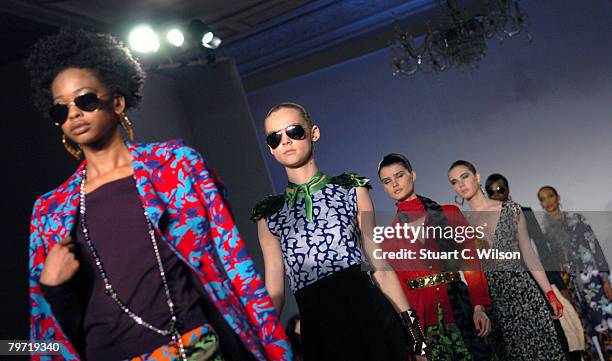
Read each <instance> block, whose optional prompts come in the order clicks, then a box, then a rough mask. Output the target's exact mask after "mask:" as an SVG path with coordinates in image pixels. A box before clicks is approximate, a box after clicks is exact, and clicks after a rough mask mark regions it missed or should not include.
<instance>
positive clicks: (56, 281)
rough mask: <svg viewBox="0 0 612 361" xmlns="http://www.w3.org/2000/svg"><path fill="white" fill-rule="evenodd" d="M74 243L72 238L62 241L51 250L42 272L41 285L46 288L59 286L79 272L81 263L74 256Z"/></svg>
mask: <svg viewBox="0 0 612 361" xmlns="http://www.w3.org/2000/svg"><path fill="white" fill-rule="evenodd" d="M73 249H74V243H72V238H71V237H66V238H64V239H62V240H61V241H60V242H59V243H58V244H56V245H55V246H53V248H51V251H49V254H47V259H45V264H44V266H43V269H42V272H41V273H40V283H42V284H43V285H45V286H57V285H61V284H62V283H65V282H67V281H68V280H70V279H71V278H72V276H74V274H75V273H76V272H77V271H78V270H79V261H77V259H76V257H75V256H74V252H73Z"/></svg>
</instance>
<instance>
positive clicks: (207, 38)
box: [189, 19, 221, 49]
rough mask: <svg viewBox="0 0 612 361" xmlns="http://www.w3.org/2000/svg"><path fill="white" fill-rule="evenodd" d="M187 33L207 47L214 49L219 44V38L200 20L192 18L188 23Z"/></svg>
mask: <svg viewBox="0 0 612 361" xmlns="http://www.w3.org/2000/svg"><path fill="white" fill-rule="evenodd" d="M189 33H190V34H191V36H192V37H193V39H195V40H196V41H199V42H200V43H201V44H202V46H204V47H206V48H208V49H216V48H218V47H219V45H221V39H220V38H219V37H218V36H216V35H215V34H214V33H213V31H212V30H211V29H210V27H209V26H208V25H206V24H204V23H203V22H202V20H198V19H193V20H191V22H190V23H189Z"/></svg>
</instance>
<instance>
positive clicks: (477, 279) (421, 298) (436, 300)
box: [381, 198, 491, 329]
mask: <svg viewBox="0 0 612 361" xmlns="http://www.w3.org/2000/svg"><path fill="white" fill-rule="evenodd" d="M441 208H442V212H443V213H444V215H445V216H446V218H447V219H448V223H449V225H450V226H452V227H467V226H469V223H468V222H467V220H466V219H465V217H464V216H463V214H462V213H461V211H460V210H459V208H457V207H456V206H453V205H442V206H441ZM397 211H398V215H399V213H403V214H404V216H405V215H408V217H409V222H412V221H414V220H417V219H420V218H421V217H423V216H426V211H425V207H424V206H423V203H422V202H421V200H420V199H419V198H415V199H412V200H408V201H402V202H398V203H397ZM428 218H429V217H427V218H425V222H424V223H425V225H428V222H429V219H428ZM398 222H399V217H396V219H395V221H394V224H397V223H398ZM430 235H432V234H430ZM456 245H457V249H458V251H459V255H460V257H459V259H460V260H461V262H462V263H463V264H462V267H461V269H462V270H469V271H463V274H464V277H465V279H466V281H467V288H468V291H469V296H470V301H471V304H472V306H476V305H483V306H485V307H486V308H487V307H489V306H490V304H491V299H490V298H489V290H488V287H487V282H486V280H485V277H484V274H483V273H482V272H480V271H479V270H480V264H479V261H478V259H477V257H474V259H473V260H464V259H463V258H462V257H461V251H462V250H463V249H469V250H471V251H470V252H468V253H466V255H469V254H472V255H476V252H475V251H473V250H474V246H475V238H468V239H466V240H465V241H464V242H463V243H456ZM381 246H382V248H383V250H384V251H398V250H400V249H406V250H408V251H413V252H414V254H415V257H413V259H410V260H406V259H404V260H387V261H388V262H389V264H390V265H391V266H392V267H393V268H394V269H395V270H396V273H397V276H398V278H399V279H400V283H401V284H402V288H403V289H404V293H405V294H406V297H407V298H408V301H409V302H410V306H411V308H413V309H415V310H416V311H417V313H418V315H419V319H420V321H421V327H423V329H425V327H427V326H431V325H436V324H438V304H439V305H440V306H441V307H442V313H443V322H444V323H454V322H455V320H454V318H453V310H452V307H451V304H450V301H449V296H448V291H447V287H448V286H447V285H445V284H441V285H437V286H431V287H423V288H417V289H412V290H410V289H409V288H408V285H407V283H406V280H410V279H415V278H419V277H424V276H429V275H434V274H440V273H441V272H442V263H441V262H440V260H439V259H432V258H433V257H423V258H421V257H420V254H419V252H420V250H421V249H422V248H426V249H427V250H429V251H432V252H436V251H438V245H437V242H436V240H435V239H434V238H432V237H430V238H426V239H425V241H424V243H423V244H422V243H421V242H420V241H419V240H416V241H415V242H412V243H411V242H409V241H407V240H406V239H386V240H384V241H383V242H382V244H381Z"/></svg>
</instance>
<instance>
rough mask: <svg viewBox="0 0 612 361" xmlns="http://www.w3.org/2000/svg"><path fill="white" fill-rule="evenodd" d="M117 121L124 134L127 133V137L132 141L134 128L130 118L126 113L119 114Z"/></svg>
mask: <svg viewBox="0 0 612 361" xmlns="http://www.w3.org/2000/svg"><path fill="white" fill-rule="evenodd" d="M119 122H120V123H121V127H122V128H123V130H125V134H127V136H128V139H129V140H130V141H131V142H133V141H134V128H133V127H132V122H131V121H130V118H128V116H127V114H125V113H121V114H119Z"/></svg>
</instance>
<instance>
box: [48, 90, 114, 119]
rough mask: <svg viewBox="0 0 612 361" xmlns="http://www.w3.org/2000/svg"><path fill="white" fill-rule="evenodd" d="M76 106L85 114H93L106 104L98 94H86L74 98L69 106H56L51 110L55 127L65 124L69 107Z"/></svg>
mask: <svg viewBox="0 0 612 361" xmlns="http://www.w3.org/2000/svg"><path fill="white" fill-rule="evenodd" d="M73 103H74V105H76V106H77V107H78V108H79V109H81V110H82V111H85V112H93V111H95V110H98V109H100V107H101V106H102V104H104V102H103V101H102V99H100V98H99V97H98V95H96V93H85V94H83V95H79V96H78V97H76V98H74V100H73V101H71V102H70V103H68V104H54V105H53V106H52V107H51V108H49V116H50V117H51V120H52V121H53V123H55V125H57V126H60V125H62V124H64V122H65V121H66V119H67V118H68V111H69V110H68V106H69V105H70V104H73Z"/></svg>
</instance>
